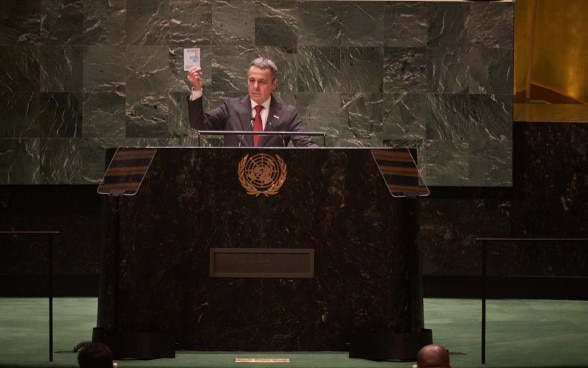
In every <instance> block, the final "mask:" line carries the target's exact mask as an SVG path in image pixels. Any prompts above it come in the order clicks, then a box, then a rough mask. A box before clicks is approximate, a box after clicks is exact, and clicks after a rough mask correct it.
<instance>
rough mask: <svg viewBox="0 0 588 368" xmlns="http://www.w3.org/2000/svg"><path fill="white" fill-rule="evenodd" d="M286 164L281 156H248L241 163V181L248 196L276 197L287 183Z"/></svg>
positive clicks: (261, 154)
mask: <svg viewBox="0 0 588 368" xmlns="http://www.w3.org/2000/svg"><path fill="white" fill-rule="evenodd" d="M286 173H287V170H286V163H284V160H282V158H281V157H280V156H279V155H273V156H272V155H268V154H265V153H258V154H255V155H252V156H251V157H250V156H249V155H248V154H247V155H245V157H243V158H242V159H241V162H239V170H238V174H239V181H240V182H241V185H242V186H243V188H245V190H246V191H247V194H250V195H254V196H256V197H257V196H258V195H260V194H263V195H265V196H269V195H274V194H277V193H278V190H280V188H281V187H282V185H283V184H284V182H285V181H286Z"/></svg>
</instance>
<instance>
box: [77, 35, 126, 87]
mask: <svg viewBox="0 0 588 368" xmlns="http://www.w3.org/2000/svg"><path fill="white" fill-rule="evenodd" d="M125 66H126V63H125V47H124V46H111V45H92V46H85V47H84V70H83V87H84V92H117V93H120V94H121V95H124V93H125V86H126V69H125Z"/></svg>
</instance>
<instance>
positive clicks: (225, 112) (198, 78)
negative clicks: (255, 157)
mask: <svg viewBox="0 0 588 368" xmlns="http://www.w3.org/2000/svg"><path fill="white" fill-rule="evenodd" d="M277 73H278V68H277V67H276V64H275V63H274V62H273V61H271V60H269V59H266V58H257V59H255V60H253V61H252V62H251V65H250V67H249V71H248V72H247V89H248V92H249V94H248V95H247V96H245V97H233V98H227V99H226V100H225V102H224V103H223V104H222V105H221V106H220V107H217V108H215V109H213V110H210V111H208V112H204V108H203V104H202V69H201V68H200V67H196V68H193V69H191V70H190V71H188V80H189V81H190V83H191V84H192V92H191V94H190V96H189V97H188V119H189V121H190V126H191V127H192V128H195V129H198V130H224V131H231V130H232V131H246V132H249V131H255V130H262V131H266V132H272V131H275V132H278V131H280V132H305V131H306V127H305V125H304V123H303V122H302V120H301V119H300V116H299V115H298V111H296V108H295V107H294V106H292V105H289V104H286V103H283V102H280V101H278V100H277V99H276V98H275V97H274V96H273V95H272V91H273V90H274V88H276V86H277V85H278V78H277ZM256 106H262V107H257V108H256ZM258 111H259V112H258ZM290 141H292V143H293V144H294V146H296V147H317V145H316V144H315V143H314V142H312V140H311V139H310V137H309V136H306V135H287V134H280V135H255V136H254V135H250V134H236V135H235V134H229V135H225V138H224V144H225V146H232V147H285V146H287V145H288V143H289V142H290Z"/></svg>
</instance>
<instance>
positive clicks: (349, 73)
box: [339, 47, 384, 93]
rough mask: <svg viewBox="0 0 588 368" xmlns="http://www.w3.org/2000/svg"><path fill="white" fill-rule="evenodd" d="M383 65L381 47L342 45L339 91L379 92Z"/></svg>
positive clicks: (381, 88)
mask: <svg viewBox="0 0 588 368" xmlns="http://www.w3.org/2000/svg"><path fill="white" fill-rule="evenodd" d="M383 65H384V55H383V53H382V48H381V47H342V48H341V69H340V75H339V82H340V90H339V91H340V92H348V93H353V92H375V93H378V92H379V93H381V92H382V90H383V85H382V80H383Z"/></svg>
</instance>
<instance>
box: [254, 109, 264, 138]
mask: <svg viewBox="0 0 588 368" xmlns="http://www.w3.org/2000/svg"><path fill="white" fill-rule="evenodd" d="M261 109H263V106H262V105H257V106H255V120H253V131H254V132H261V131H262V130H263V124H262V122H261ZM259 138H260V136H259V135H254V136H253V145H254V146H255V147H257V144H258V143H259Z"/></svg>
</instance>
